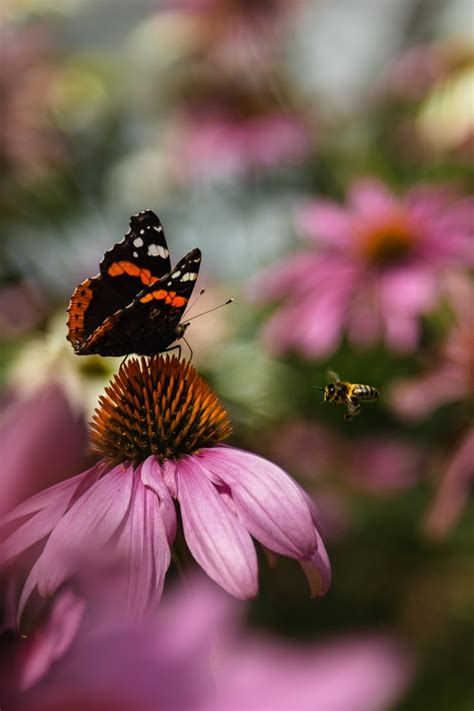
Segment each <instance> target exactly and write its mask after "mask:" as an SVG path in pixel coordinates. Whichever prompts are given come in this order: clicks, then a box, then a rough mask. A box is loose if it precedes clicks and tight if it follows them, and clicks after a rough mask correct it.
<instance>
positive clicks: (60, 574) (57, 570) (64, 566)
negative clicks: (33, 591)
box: [38, 465, 133, 596]
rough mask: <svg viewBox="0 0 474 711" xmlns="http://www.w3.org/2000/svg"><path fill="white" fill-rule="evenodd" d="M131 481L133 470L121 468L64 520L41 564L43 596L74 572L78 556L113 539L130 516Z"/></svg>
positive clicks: (79, 500)
mask: <svg viewBox="0 0 474 711" xmlns="http://www.w3.org/2000/svg"><path fill="white" fill-rule="evenodd" d="M132 482H133V469H131V468H127V467H125V466H123V465H119V466H117V467H115V468H114V469H112V470H111V471H110V472H108V473H107V474H105V476H104V477H102V479H100V480H99V481H98V482H97V483H96V484H94V486H92V487H91V488H90V489H89V490H88V491H86V493H85V494H84V495H83V496H81V497H80V498H79V499H78V500H77V501H76V503H75V504H74V505H73V506H72V507H71V508H70V509H69V511H68V512H67V513H66V514H65V515H64V516H63V517H62V519H61V520H60V521H59V523H58V524H57V526H56V527H55V528H54V530H53V532H52V533H51V535H50V537H49V539H48V541H47V543H46V545H45V547H44V550H43V553H42V555H41V557H40V558H39V561H38V562H39V564H40V567H39V571H38V591H39V593H40V595H43V596H46V595H48V594H51V593H53V592H54V591H55V590H56V588H57V587H58V586H59V585H60V584H61V583H62V582H64V581H65V580H66V579H67V578H68V577H69V575H71V573H73V571H74V568H75V565H76V557H77V556H79V557H80V556H83V555H84V553H85V552H88V554H90V552H93V551H98V549H100V548H101V547H102V546H104V545H105V544H106V543H107V542H108V541H109V540H110V538H111V537H112V535H113V534H114V533H115V531H116V530H117V528H118V527H119V526H120V524H121V523H122V521H123V519H124V517H125V515H126V513H127V510H128V507H129V505H130V497H131V493H132Z"/></svg>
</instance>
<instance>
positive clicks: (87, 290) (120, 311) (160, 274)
mask: <svg viewBox="0 0 474 711" xmlns="http://www.w3.org/2000/svg"><path fill="white" fill-rule="evenodd" d="M200 264H201V252H200V250H199V249H197V248H196V249H193V250H191V252H189V253H188V254H186V256H185V257H183V258H182V259H181V260H180V261H179V262H178V264H177V265H176V266H175V267H174V268H173V269H172V268H171V262H170V257H169V252H168V245H167V244H166V239H165V234H164V231H163V226H162V224H161V222H160V220H159V218H158V216H157V215H155V213H154V212H153V211H152V210H144V211H143V212H139V213H137V214H136V215H132V217H131V218H130V229H129V230H128V232H127V233H126V235H125V237H124V238H123V240H122V241H121V242H118V243H117V244H116V245H115V246H114V247H112V249H111V250H109V251H108V252H106V253H105V255H104V258H103V260H102V262H101V263H100V267H99V269H100V272H99V274H98V275H97V276H94V277H91V278H89V279H85V280H84V281H83V282H82V283H81V284H79V286H77V287H76V289H75V291H74V293H73V295H72V298H71V302H70V304H69V307H68V310H67V312H68V320H67V328H68V333H67V339H68V341H70V343H71V344H72V346H73V348H74V352H75V353H76V355H89V354H92V353H97V354H99V355H102V356H127V355H129V354H130V353H136V354H138V355H149V356H150V355H155V354H157V353H161V352H163V351H166V350H168V349H169V347H170V346H171V345H172V344H173V343H174V341H176V340H178V339H180V338H183V336H184V333H185V331H186V328H187V327H188V325H189V324H187V323H181V318H182V316H183V314H184V311H185V309H186V306H187V304H188V302H189V299H190V297H191V294H192V292H193V289H194V286H195V283H196V279H197V277H198V274H199V267H200Z"/></svg>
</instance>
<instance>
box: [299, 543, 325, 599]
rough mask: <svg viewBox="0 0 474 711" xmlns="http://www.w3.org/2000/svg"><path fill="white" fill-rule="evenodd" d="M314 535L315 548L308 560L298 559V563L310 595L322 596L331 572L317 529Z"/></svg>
mask: <svg viewBox="0 0 474 711" xmlns="http://www.w3.org/2000/svg"><path fill="white" fill-rule="evenodd" d="M316 536H317V539H318V548H317V550H316V551H315V552H314V553H313V555H312V556H311V558H310V560H300V565H301V567H302V568H303V570H304V573H305V575H306V578H307V580H308V583H309V588H310V591H311V597H322V596H323V595H325V594H326V593H327V591H328V590H329V588H330V586H331V578H332V573H331V563H330V562H329V556H328V554H327V551H326V548H325V546H324V543H323V539H322V538H321V536H320V535H319V533H318V531H317V530H316Z"/></svg>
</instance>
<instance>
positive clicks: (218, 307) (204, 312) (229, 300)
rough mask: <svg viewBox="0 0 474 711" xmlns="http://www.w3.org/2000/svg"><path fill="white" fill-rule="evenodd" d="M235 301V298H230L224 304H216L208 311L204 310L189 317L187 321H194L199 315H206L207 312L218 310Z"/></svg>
mask: <svg viewBox="0 0 474 711" xmlns="http://www.w3.org/2000/svg"><path fill="white" fill-rule="evenodd" d="M233 301H234V299H228V300H227V301H226V302H225V303H224V304H219V306H214V308H212V309H208V310H207V311H202V312H201V313H200V314H196V315H195V316H192V317H191V318H188V319H187V323H189V321H193V320H194V319H195V318H198V317H199V316H204V315H205V314H210V313H211V312H212V311H217V309H221V308H222V307H223V306H227V304H231V303H232V302H233Z"/></svg>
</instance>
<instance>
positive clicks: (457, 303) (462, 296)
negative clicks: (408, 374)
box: [390, 275, 474, 421]
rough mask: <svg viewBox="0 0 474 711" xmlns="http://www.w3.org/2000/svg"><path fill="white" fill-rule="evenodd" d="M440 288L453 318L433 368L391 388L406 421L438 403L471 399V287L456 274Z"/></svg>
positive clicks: (473, 366)
mask: <svg viewBox="0 0 474 711" xmlns="http://www.w3.org/2000/svg"><path fill="white" fill-rule="evenodd" d="M442 287H444V288H445V291H446V293H447V294H448V296H449V297H450V300H451V303H452V304H453V307H454V316H455V321H454V324H453V326H452V328H451V329H450V331H449V332H448V333H447V334H446V336H445V338H444V342H443V344H442V345H441V348H440V350H439V353H438V354H437V357H436V360H435V362H434V363H433V367H432V368H431V369H430V370H428V371H427V372H426V373H424V374H421V375H418V376H417V377H416V378H411V379H405V380H399V381H395V382H394V383H393V385H392V388H391V393H390V400H391V403H392V406H393V408H394V410H395V411H396V412H397V413H398V414H399V415H400V416H402V417H403V418H404V419H407V420H413V421H416V420H422V419H424V418H425V417H427V416H428V415H430V414H431V412H432V411H433V410H435V409H436V408H438V407H440V406H442V405H445V404H447V403H451V402H462V401H469V400H472V399H474V310H473V306H472V305H473V303H474V287H473V285H472V283H471V281H470V280H469V278H467V277H463V276H460V275H459V276H458V275H456V276H455V275H450V276H449V278H447V279H446V280H444V282H443V283H442Z"/></svg>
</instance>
